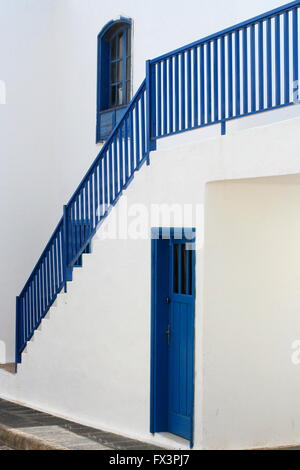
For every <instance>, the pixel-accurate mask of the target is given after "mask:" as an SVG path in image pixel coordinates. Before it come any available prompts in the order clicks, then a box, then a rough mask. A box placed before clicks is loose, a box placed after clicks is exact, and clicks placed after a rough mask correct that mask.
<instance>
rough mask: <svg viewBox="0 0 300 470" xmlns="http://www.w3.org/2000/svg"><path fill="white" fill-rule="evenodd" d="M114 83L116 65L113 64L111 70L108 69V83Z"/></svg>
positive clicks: (115, 79)
mask: <svg viewBox="0 0 300 470" xmlns="http://www.w3.org/2000/svg"><path fill="white" fill-rule="evenodd" d="M116 81H117V64H116V63H113V64H111V68H110V82H111V83H116Z"/></svg>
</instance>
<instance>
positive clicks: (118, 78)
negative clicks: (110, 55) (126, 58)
mask: <svg viewBox="0 0 300 470" xmlns="http://www.w3.org/2000/svg"><path fill="white" fill-rule="evenodd" d="M110 80H111V84H113V83H119V82H122V80H123V62H122V61H119V62H114V63H112V64H111V79H110Z"/></svg>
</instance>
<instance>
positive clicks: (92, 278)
mask: <svg viewBox="0 0 300 470" xmlns="http://www.w3.org/2000/svg"><path fill="white" fill-rule="evenodd" d="M299 125H300V119H299V118H298V119H294V120H291V121H286V122H284V123H279V124H274V125H272V126H269V127H265V128H260V129H251V130H247V131H242V132H239V133H238V134H235V135H232V136H228V137H226V138H217V139H211V140H207V141H205V142H198V143H194V144H190V145H184V146H183V147H178V148H177V149H172V150H171V151H162V150H161V151H158V152H156V153H153V154H152V164H151V166H150V167H149V168H146V167H144V168H142V170H141V172H140V173H139V174H138V175H137V176H136V179H135V180H134V182H133V183H132V184H131V186H130V187H129V188H128V190H127V192H126V196H127V198H128V199H127V202H128V205H129V206H130V205H131V204H134V203H143V204H145V205H146V206H149V204H151V203H169V204H173V203H176V202H180V203H186V204H189V203H192V204H193V205H195V204H203V203H204V202H205V204H206V230H205V233H206V235H205V243H204V245H203V246H202V248H200V250H199V251H198V252H197V304H196V371H195V373H196V390H195V397H196V403H195V404H196V408H195V444H196V448H235V447H237V448H239V447H241V448H247V447H255V446H258V445H274V444H275V445H276V444H287V443H293V442H298V443H299V440H300V435H299V434H300V430H299V427H298V424H297V423H298V421H297V412H295V405H296V400H297V396H298V389H297V387H298V373H297V368H294V369H292V366H291V363H290V350H289V348H290V342H291V341H292V340H294V339H297V338H295V336H297V331H298V330H297V328H298V325H297V316H296V311H297V308H298V310H299V308H300V298H299V296H297V293H296V287H297V285H298V283H297V281H298V276H297V270H296V266H297V262H298V254H297V253H295V251H296V250H297V240H298V239H299V237H298V235H299V229H300V227H299V222H298V220H295V217H296V215H297V210H298V206H299V204H298V202H299V197H300V190H299V187H300V186H299V184H298V183H299V180H298V178H297V179H294V180H292V181H291V183H292V184H291V185H290V184H286V186H285V187H283V188H282V186H283V185H281V182H274V183H272V184H259V183H258V184H257V185H255V184H252V183H251V182H250V183H249V184H248V183H247V182H246V183H245V184H244V183H243V184H242V183H239V184H237V185H236V186H234V185H231V184H228V188H229V190H228V197H227V199H226V198H225V200H224V194H225V196H226V194H227V193H226V188H227V186H225V189H223V188H224V185H223V183H222V184H221V183H218V184H219V185H220V186H217V187H216V189H215V190H214V185H213V184H212V185H211V186H208V189H207V190H206V186H207V183H209V182H210V181H214V180H224V179H229V180H232V179H241V178H256V177H263V176H271V175H275V176H278V175H286V174H287V173H290V174H297V173H299V167H300V156H299V151H298V150H299V144H300V135H299V132H298V129H299ZM287 183H289V180H287ZM235 187H236V188H237V190H235V189H234V188H235ZM252 188H253V189H252ZM277 192H278V195H277ZM252 193H253V198H252V197H251V194H252ZM275 195H276V197H275ZM237 198H239V200H238V201H236V199H237ZM227 200H228V202H227ZM262 201H263V202H264V204H262ZM223 208H224V212H225V219H224V216H223V215H222V214H223V212H222V211H223ZM243 208H245V211H243ZM256 214H257V215H256ZM226 217H228V218H226ZM265 221H266V224H265V225H264V223H265ZM281 222H283V224H282V227H281ZM109 223H110V222H109V221H108V224H109ZM186 224H187V225H196V226H197V230H198V233H199V234H202V233H203V224H204V221H203V220H200V219H199V220H198V221H195V220H187V221H186ZM254 224H258V229H257V237H256V238H255V239H253V240H252V238H253V233H254V232H255V230H254ZM240 227H241V230H239V228H240ZM278 229H279V230H280V231H279V233H278V234H277V232H276V231H277V230H278ZM149 230H150V227H149ZM274 232H275V235H274ZM290 233H292V234H293V238H292V239H290V238H289V235H290ZM198 236H199V235H198ZM272 237H274V240H273V241H272V243H270V244H269V245H270V246H267V247H265V241H266V239H267V240H268V241H269V240H272ZM223 238H224V241H223ZM281 241H282V244H281ZM226 242H227V244H228V246H227V244H226ZM249 243H250V244H251V243H252V245H251V250H250V251H249V253H248V252H246V248H247V246H248V244H249ZM281 245H282V246H281ZM222 248H223V249H222ZM256 248H257V249H256ZM263 248H266V249H265V250H264V249H263ZM281 248H282V250H283V251H282V252H281V253H280V257H277V258H278V263H280V264H279V266H280V270H281V271H282V274H283V275H282V276H281V275H280V272H279V271H278V270H274V263H275V262H276V261H277V259H276V258H275V255H276V251H278V250H280V249H281ZM242 256H244V258H243V257H242ZM292 256H294V258H293V259H292ZM241 261H242V262H241ZM249 261H251V264H250V265H249V263H248V262H249ZM229 262H230V263H234V267H232V269H231V272H230V273H228V272H227V271H228V270H227V269H226V267H227V266H226V265H228V263H229ZM150 263H151V259H150V240H136V241H132V240H131V241H124V240H114V241H109V240H106V241H103V240H100V239H99V240H95V243H94V250H93V253H92V255H90V256H87V257H86V258H85V262H84V268H83V269H79V270H76V271H75V274H74V282H73V283H71V284H69V290H68V294H66V295H62V296H60V298H59V302H58V307H57V309H54V308H53V309H51V312H50V318H49V319H46V320H45V321H44V322H43V325H42V330H41V331H39V332H37V334H36V336H35V338H34V341H33V342H31V343H30V344H29V347H28V353H27V354H24V356H23V364H22V365H21V366H20V367H19V369H18V374H17V375H16V376H11V375H8V374H7V373H5V372H1V371H0V396H2V397H5V398H9V399H13V400H18V401H21V402H23V403H27V404H29V405H31V406H33V407H37V408H40V409H43V410H47V411H50V412H53V413H55V414H59V415H62V416H65V417H68V418H70V419H73V420H75V421H80V422H83V423H85V424H90V425H93V426H96V427H99V428H102V429H107V430H113V431H116V432H119V433H122V434H125V435H129V436H132V437H137V438H139V439H143V440H149V441H154V442H156V443H157V444H161V445H166V440H164V439H165V437H161V436H156V437H155V438H152V436H151V435H150V434H149V413H150V411H149V408H150V405H149V400H150ZM298 264H299V263H298ZM290 265H291V267H290V268H289V266H290ZM231 266H232V264H231ZM277 266H278V264H277ZM262 267H263V270H262ZM218 268H219V272H217V271H218ZM273 270H274V273H273V274H272V271H273ZM229 274H230V275H229ZM271 274H272V277H271V278H269V277H268V276H269V275H271ZM252 277H253V278H252ZM272 279H273V280H274V282H275V289H274V290H275V294H274V292H273V287H272V286H273V284H272V282H271V280H272ZM282 279H284V281H282ZM281 281H282V282H283V284H282V283H281ZM223 283H224V285H223ZM249 286H250V287H251V291H250V290H249ZM273 294H274V295H273ZM252 297H253V298H252ZM291 298H292V303H291V301H290V300H291ZM245 299H246V302H245ZM250 301H251V302H252V303H251V302H250ZM240 312H241V313H240ZM251 313H252V314H251ZM272 315H273V316H274V319H273V322H271V317H272ZM283 316H284V318H285V320H283ZM243 319H244V321H243ZM248 332H249V334H248ZM257 332H258V333H257ZM256 333H257V336H254V335H255V334H256ZM229 340H230V341H231V344H230V345H228V342H229ZM233 341H235V342H233ZM264 347H265V349H264ZM238 352H239V353H240V355H238ZM263 353H266V356H264V354H263ZM273 355H274V357H275V359H276V360H275V361H272V356H273ZM225 360H226V364H224V361H225ZM225 365H226V368H224V366H225ZM225 372H226V373H225ZM248 372H249V375H247V373H248ZM291 378H292V380H291ZM299 378H300V375H299ZM276 381H277V382H278V387H277V388H276V387H273V385H274V384H276ZM279 382H280V383H279ZM247 385H248V387H247ZM299 385H300V384H299ZM254 392H255V393H254ZM270 394H271V401H269V398H270ZM283 394H284V395H283ZM282 396H284V397H285V398H284V405H283V404H282V402H281V400H282ZM287 397H288V398H287ZM247 403H249V413H248V414H247V413H246V410H247ZM270 405H272V406H270ZM256 406H257V409H258V410H259V411H260V413H254V411H255V408H256ZM250 411H251V413H250ZM293 417H294V418H293ZM255 418H257V420H256V419H255ZM293 419H294V425H293V426H292V420H293ZM274 422H275V423H276V426H274ZM171 442H172V441H168V444H167V445H169V446H171ZM174 445H175V444H174Z"/></svg>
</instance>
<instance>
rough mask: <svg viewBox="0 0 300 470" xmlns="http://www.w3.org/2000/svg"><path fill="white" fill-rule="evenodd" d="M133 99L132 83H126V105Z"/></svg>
mask: <svg viewBox="0 0 300 470" xmlns="http://www.w3.org/2000/svg"><path fill="white" fill-rule="evenodd" d="M130 98H131V82H127V83H126V104H128V103H130Z"/></svg>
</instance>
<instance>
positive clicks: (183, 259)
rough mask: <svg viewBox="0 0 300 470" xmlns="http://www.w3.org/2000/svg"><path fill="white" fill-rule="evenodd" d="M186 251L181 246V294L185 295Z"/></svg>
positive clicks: (183, 246)
mask: <svg viewBox="0 0 300 470" xmlns="http://www.w3.org/2000/svg"><path fill="white" fill-rule="evenodd" d="M186 287H187V286H186V249H185V245H181V293H182V294H187V291H186Z"/></svg>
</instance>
